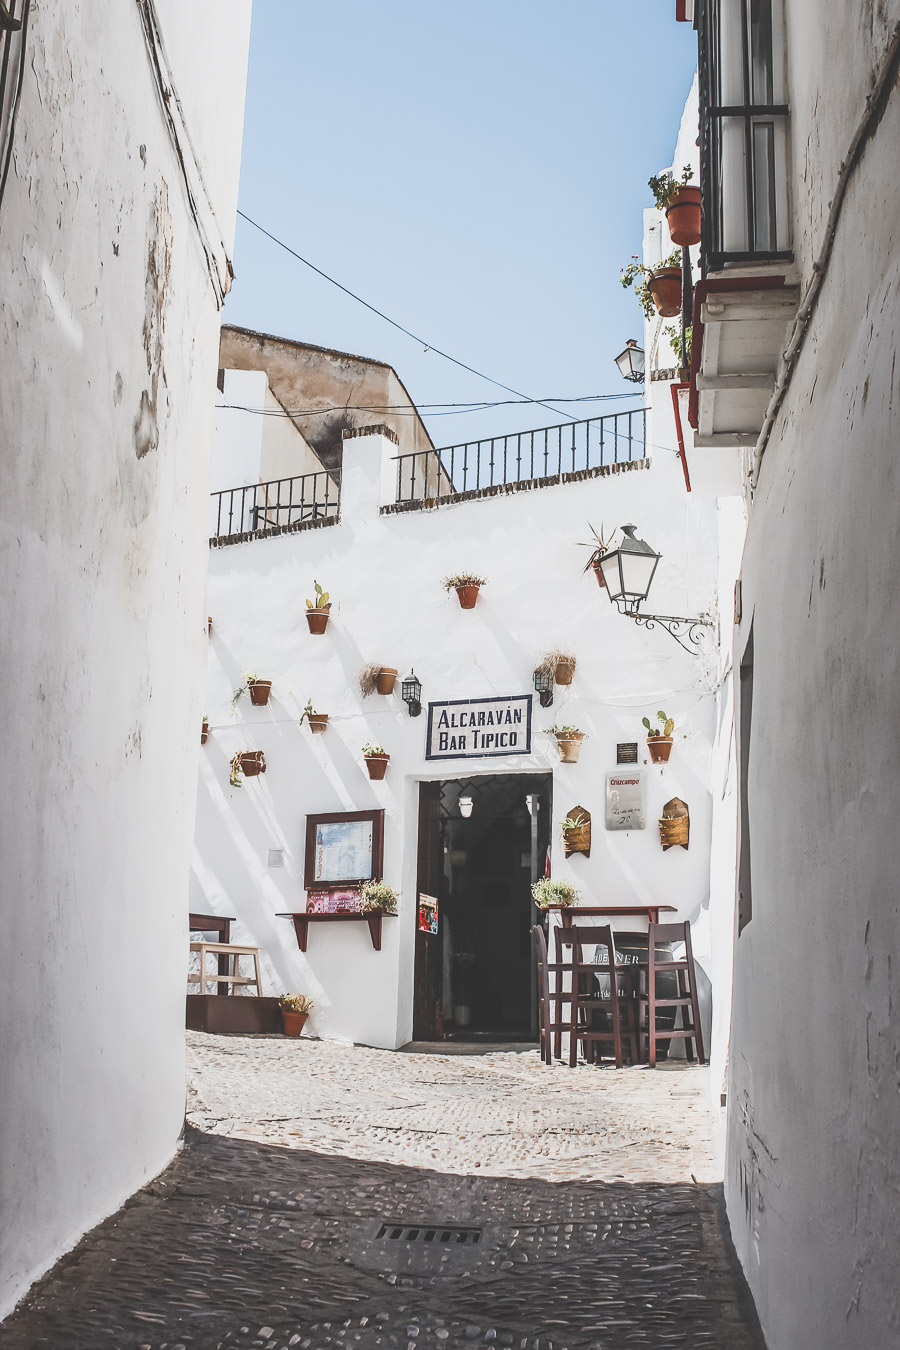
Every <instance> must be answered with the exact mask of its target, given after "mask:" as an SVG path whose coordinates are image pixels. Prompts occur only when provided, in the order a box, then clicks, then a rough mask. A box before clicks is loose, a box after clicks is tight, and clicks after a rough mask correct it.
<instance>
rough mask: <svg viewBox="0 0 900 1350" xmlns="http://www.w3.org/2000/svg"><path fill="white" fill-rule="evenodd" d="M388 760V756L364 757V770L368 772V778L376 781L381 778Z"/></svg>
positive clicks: (385, 770)
mask: <svg viewBox="0 0 900 1350" xmlns="http://www.w3.org/2000/svg"><path fill="white" fill-rule="evenodd" d="M389 759H390V755H366V768H367V769H368V770H369V777H370V778H374V779H376V780H377V779H380V778H383V777H384V775H385V773H386V772H387V766H388V760H389Z"/></svg>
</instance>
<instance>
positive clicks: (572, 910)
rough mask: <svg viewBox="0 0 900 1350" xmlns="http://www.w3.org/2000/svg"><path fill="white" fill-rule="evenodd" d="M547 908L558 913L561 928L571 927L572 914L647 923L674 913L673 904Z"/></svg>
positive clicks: (554, 906)
mask: <svg viewBox="0 0 900 1350" xmlns="http://www.w3.org/2000/svg"><path fill="white" fill-rule="evenodd" d="M547 909H548V910H551V911H552V912H553V913H555V914H558V915H559V918H560V922H561V924H562V926H563V928H571V927H572V916H573V914H575V915H577V916H578V918H579V919H580V918H585V919H594V918H604V919H607V918H608V919H623V918H629V919H646V920H647V922H648V923H659V916H660V914H666V913H668V914H674V913H675V912H676V910H675V906H674V905H569V906H566V905H547Z"/></svg>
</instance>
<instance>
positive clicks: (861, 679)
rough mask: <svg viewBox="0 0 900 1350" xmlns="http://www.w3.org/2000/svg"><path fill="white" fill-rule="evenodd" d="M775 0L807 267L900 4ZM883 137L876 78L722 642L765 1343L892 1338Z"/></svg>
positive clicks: (889, 583)
mask: <svg viewBox="0 0 900 1350" xmlns="http://www.w3.org/2000/svg"><path fill="white" fill-rule="evenodd" d="M786 9H787V27H788V41H787V59H788V73H789V88H790V95H791V123H792V144H793V161H794V175H793V179H792V195H793V202H794V212H795V218H794V224H795V247H796V250H797V255H798V262H799V264H800V270H801V280H802V285H803V286H804V287H805V286H806V285H807V284H808V282H809V281H810V279H811V276H812V263H813V261H814V259H815V257H816V254H817V250H818V249H819V247H820V246H821V244H822V241H823V238H824V222H825V220H826V218H827V215H828V211H829V208H830V205H831V202H832V200H833V199H834V196H835V185H836V175H837V170H838V166H839V164H840V163H841V161H842V160H844V158H845V157H846V155H847V150H848V147H849V145H850V141H851V137H852V136H853V135H854V133H855V131H856V128H857V126H858V125H859V124H860V122H861V119H862V118H863V116H864V112H865V105H866V99H867V97H868V96H869V95H870V93H871V90H872V85H873V72H874V71H875V70H876V69H877V68H878V66H879V64H880V62H881V60H882V57H883V54H884V52H885V50H886V47H887V42H888V37H889V34H890V32H891V29H892V26H895V25H897V24H898V22H900V6H898V4H897V3H896V2H895V0H894V2H893V3H888V4H875V3H872V0H864V2H863V3H860V4H858V5H853V6H832V7H828V9H827V13H825V12H824V11H823V10H822V8H821V7H820V6H818V5H814V4H812V3H811V2H810V0H789V3H788V4H787V6H786ZM895 31H896V30H895ZM898 144H900V94H898V91H897V87H896V80H894V82H893V88H892V91H891V93H890V96H889V98H888V100H887V103H886V106H885V111H884V115H883V119H882V121H881V123H880V125H879V126H878V127H877V128H875V129H874V130H873V133H872V135H871V137H870V139H869V140H868V143H867V145H866V148H865V152H864V154H863V156H862V158H861V160H860V163H859V166H858V168H857V169H856V172H855V174H854V176H853V178H852V180H851V181H850V185H849V188H848V193H847V196H846V198H845V202H844V207H843V213H842V217H841V220H840V223H839V225H838V228H837V233H836V235H835V239H834V247H833V253H832V256H831V260H830V264H829V266H828V270H827V272H826V274H825V277H824V281H823V286H822V291H821V295H820V299H819V302H818V306H817V308H816V310H815V313H814V315H813V319H812V322H811V324H810V327H809V331H808V333H807V336H806V340H805V344H804V346H803V349H802V354H801V356H800V358H799V360H798V363H797V368H796V372H795V374H794V377H793V381H792V383H791V385H790V388H789V391H788V393H787V396H786V398H785V401H784V403H783V405H782V408H781V411H780V414H779V416H778V419H777V423H776V426H775V429H774V433H773V436H772V438H771V441H770V443H769V446H768V449H767V450H766V453H765V457H764V459H763V461H762V466H761V472H760V477H759V485H758V489H757V492H756V494H755V497H754V500H753V502H752V506H751V509H750V519H749V531H748V538H747V547H746V553H745V558H744V565H743V576H742V600H743V621H742V623H741V625H740V627H739V629H738V631H737V633H736V639H735V662H736V664H737V661H738V660H739V658H740V655H741V653H742V652H743V650H744V647H745V645H746V642H747V638H748V635H749V631H750V626H751V623H752V626H753V634H754V647H755V661H754V695H753V720H752V736H751V744H750V767H749V775H748V781H747V791H748V793H749V808H750V847H751V859H752V898H753V915H752V918H751V920H750V922H749V923H748V924H747V926H746V927H745V928H744V930H743V932H742V933H741V935H740V937H739V938H738V939H737V943H736V951H735V972H734V975H735V982H734V991H735V1002H734V1026H733V1036H732V1054H731V1071H730V1085H729V1138H728V1168H727V1181H726V1184H727V1199H728V1213H729V1218H730V1221H731V1227H732V1233H733V1235H734V1240H735V1245H736V1247H737V1250H738V1254H739V1256H740V1259H741V1262H742V1264H743V1266H744V1269H745V1271H746V1273H747V1277H748V1280H749V1282H750V1286H751V1289H752V1292H753V1296H754V1298H755V1300H756V1304H757V1308H758V1310H759V1313H760V1317H761V1320H762V1325H763V1329H764V1332H765V1334H766V1337H767V1341H768V1344H769V1346H770V1347H771V1350H847V1348H848V1347H851V1346H852V1347H855V1346H867V1347H871V1348H872V1350H888V1347H894V1346H896V1345H897V1344H898V1340H900V1295H898V1284H897V1250H898V1243H900V1220H898V1206H897V1196H898V1192H900V1150H898V1146H897V1141H898V1139H900V1095H898V1090H897V1087H898V1064H900V1022H898V1011H897V993H896V986H897V974H896V970H897V953H898V948H900V907H898V901H897V877H898V873H900V843H898V839H900V835H898V830H897V802H898V800H900V755H898V736H897V668H898V658H900V653H898V623H897V602H896V586H895V584H894V578H895V572H896V540H897V538H898V535H900V479H898V458H897V409H898V406H900V378H898V376H900V371H898V369H897V363H896V361H895V352H896V350H897V347H898V343H900V306H898V299H897V297H898V293H900V247H898V240H900V210H898V199H897V191H896V150H897V145H898Z"/></svg>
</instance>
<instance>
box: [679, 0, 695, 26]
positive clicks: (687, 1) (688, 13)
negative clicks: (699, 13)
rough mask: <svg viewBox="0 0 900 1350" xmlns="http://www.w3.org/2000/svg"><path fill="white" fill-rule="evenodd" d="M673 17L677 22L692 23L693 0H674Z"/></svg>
mask: <svg viewBox="0 0 900 1350" xmlns="http://www.w3.org/2000/svg"><path fill="white" fill-rule="evenodd" d="M675 18H676V20H677V22H678V23H693V22H694V0H675Z"/></svg>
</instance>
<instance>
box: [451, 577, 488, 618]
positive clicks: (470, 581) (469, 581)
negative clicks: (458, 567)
mask: <svg viewBox="0 0 900 1350" xmlns="http://www.w3.org/2000/svg"><path fill="white" fill-rule="evenodd" d="M486 585H487V582H486V580H485V579H484V577H480V576H478V575H477V573H475V572H457V573H455V574H454V575H453V576H452V577H444V590H445V591H447V592H448V593H449V592H450V591H456V594H457V597H458V599H459V604H460V608H461V609H474V608H475V602H476V600H477V599H478V592H479V590H480V589H481V587H482V586H486Z"/></svg>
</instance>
